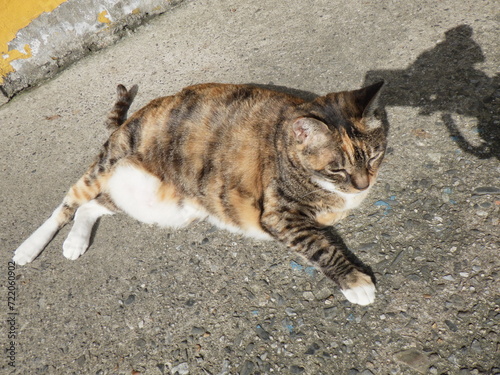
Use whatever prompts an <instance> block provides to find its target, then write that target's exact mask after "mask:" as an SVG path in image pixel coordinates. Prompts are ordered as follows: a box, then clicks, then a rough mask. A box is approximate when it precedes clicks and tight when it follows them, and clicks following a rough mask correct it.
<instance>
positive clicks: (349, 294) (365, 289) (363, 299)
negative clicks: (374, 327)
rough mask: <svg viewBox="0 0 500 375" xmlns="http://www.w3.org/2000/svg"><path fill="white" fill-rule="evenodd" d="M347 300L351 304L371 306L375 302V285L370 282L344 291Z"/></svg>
mask: <svg viewBox="0 0 500 375" xmlns="http://www.w3.org/2000/svg"><path fill="white" fill-rule="evenodd" d="M342 293H344V296H345V298H347V300H348V301H349V302H351V303H356V304H358V305H361V306H366V305H369V304H370V303H373V301H375V285H373V283H372V282H371V281H370V282H369V283H364V284H362V285H359V286H355V287H354V288H350V289H342Z"/></svg>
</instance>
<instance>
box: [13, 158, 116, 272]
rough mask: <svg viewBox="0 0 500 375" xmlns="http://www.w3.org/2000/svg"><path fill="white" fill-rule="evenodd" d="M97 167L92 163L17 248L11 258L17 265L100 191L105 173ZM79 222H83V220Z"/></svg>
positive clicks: (30, 257)
mask: <svg viewBox="0 0 500 375" xmlns="http://www.w3.org/2000/svg"><path fill="white" fill-rule="evenodd" d="M97 168H98V165H97V164H94V165H92V167H91V168H90V169H89V171H88V172H87V173H86V174H84V175H83V176H82V177H81V178H80V180H78V182H77V183H76V184H74V185H73V186H72V187H71V189H70V190H69V192H68V194H66V196H65V197H64V200H63V202H62V204H61V205H59V206H58V207H57V208H56V209H55V210H54V212H53V213H52V215H51V216H50V217H49V218H48V219H47V220H46V221H45V222H44V223H43V224H42V225H41V226H40V227H39V228H38V229H37V230H36V231H35V232H33V234H31V236H29V237H28V238H27V239H26V240H25V241H24V242H23V243H22V244H21V246H19V247H18V248H17V250H16V251H15V252H14V257H13V258H12V260H13V261H14V262H16V263H17V264H19V265H24V264H26V263H29V262H31V261H32V260H33V259H35V258H36V257H37V256H38V254H40V253H41V252H42V250H43V249H44V248H45V246H47V244H48V243H49V242H50V240H51V239H52V238H53V237H54V235H55V234H56V233H57V231H58V230H59V229H61V228H62V227H63V226H64V225H66V224H67V223H68V222H69V221H70V220H71V219H72V218H73V215H74V214H75V211H76V210H77V209H78V208H79V207H80V206H82V205H84V204H85V203H88V202H89V201H91V200H93V199H94V198H96V197H97V196H98V195H99V194H100V193H101V189H102V187H103V185H104V184H105V182H106V177H107V175H105V174H99V173H97V172H96V170H97ZM96 220H97V219H96ZM81 222H82V223H83V220H82V221H81ZM94 222H95V220H94ZM80 226H81V227H82V228H83V224H80V225H79V226H78V227H80ZM76 233H77V232H75V237H74V238H76ZM68 254H69V251H68Z"/></svg>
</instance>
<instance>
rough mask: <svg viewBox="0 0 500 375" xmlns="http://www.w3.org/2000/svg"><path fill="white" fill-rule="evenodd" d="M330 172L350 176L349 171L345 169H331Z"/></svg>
mask: <svg viewBox="0 0 500 375" xmlns="http://www.w3.org/2000/svg"><path fill="white" fill-rule="evenodd" d="M328 173H329V174H331V175H336V176H341V177H343V178H348V177H349V173H347V171H346V170H345V169H329V170H328Z"/></svg>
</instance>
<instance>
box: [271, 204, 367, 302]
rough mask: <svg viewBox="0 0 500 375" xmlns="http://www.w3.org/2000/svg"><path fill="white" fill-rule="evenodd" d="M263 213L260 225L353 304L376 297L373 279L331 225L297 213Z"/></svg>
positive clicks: (291, 211)
mask: <svg viewBox="0 0 500 375" xmlns="http://www.w3.org/2000/svg"><path fill="white" fill-rule="evenodd" d="M278 212H283V210H276V211H274V212H273V213H267V214H266V213H264V214H263V215H262V225H263V227H264V228H265V229H266V230H267V231H269V233H271V234H272V235H273V236H274V237H275V238H277V239H278V240H280V241H281V242H283V243H285V244H286V245H287V246H288V247H290V248H291V249H293V250H295V251H296V252H298V253H299V254H301V255H302V256H304V257H305V258H306V259H307V260H309V261H310V262H311V263H313V264H314V265H315V266H317V267H318V268H319V269H320V270H321V271H322V272H323V273H324V274H325V275H326V276H328V277H329V278H330V279H332V280H333V281H335V282H336V283H337V284H338V285H339V286H340V288H341V290H342V293H343V294H344V296H345V297H346V298H347V299H348V300H349V301H350V302H352V303H356V304H359V305H368V304H370V303H373V301H374V300H375V283H374V281H375V278H374V277H373V274H372V273H371V271H370V270H369V268H368V267H366V266H364V265H363V264H362V263H361V261H359V260H358V259H357V258H356V257H355V256H354V255H353V254H352V253H351V252H350V251H349V250H347V248H346V247H345V245H344V243H343V241H342V240H341V238H340V237H339V236H337V235H335V233H333V231H332V230H333V228H331V227H327V226H323V225H321V224H319V223H317V222H315V221H314V220H312V219H310V218H309V217H307V216H306V215H305V214H301V213H298V212H293V210H290V212H285V213H282V214H279V213H278Z"/></svg>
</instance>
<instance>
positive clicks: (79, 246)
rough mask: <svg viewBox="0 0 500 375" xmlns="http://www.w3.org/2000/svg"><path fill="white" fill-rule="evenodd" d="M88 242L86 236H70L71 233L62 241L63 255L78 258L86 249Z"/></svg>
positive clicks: (73, 258) (72, 258)
mask: <svg viewBox="0 0 500 375" xmlns="http://www.w3.org/2000/svg"><path fill="white" fill-rule="evenodd" d="M87 247H88V242H87V241H86V238H82V237H80V236H72V235H71V233H70V235H69V236H68V238H66V240H65V241H64V243H63V255H64V256H65V257H66V258H68V259H70V260H75V259H78V258H79V257H80V256H81V255H83V253H84V252H85V251H86V250H87Z"/></svg>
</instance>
